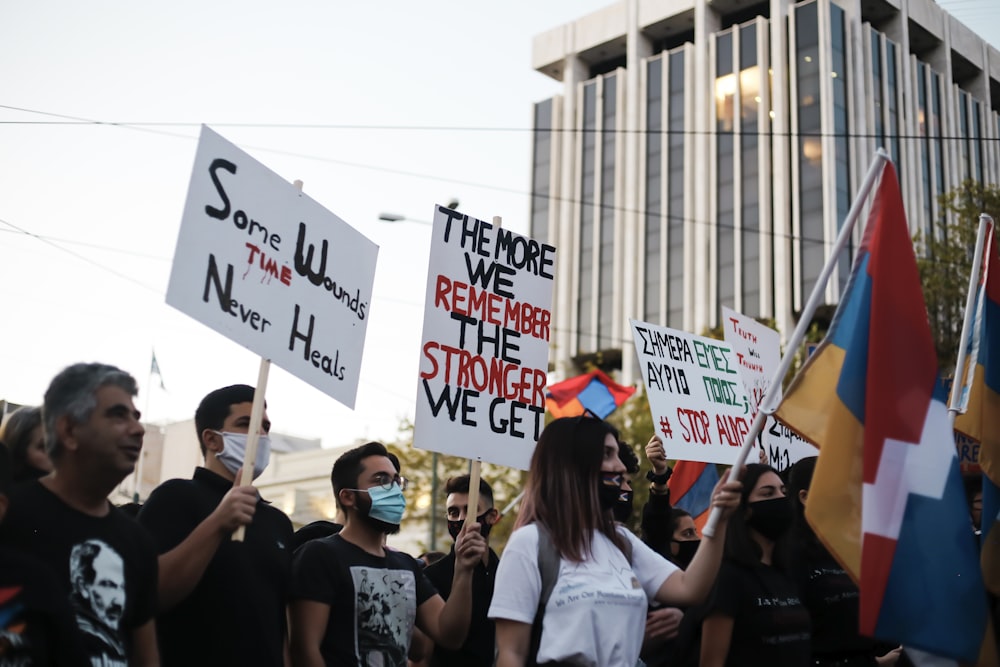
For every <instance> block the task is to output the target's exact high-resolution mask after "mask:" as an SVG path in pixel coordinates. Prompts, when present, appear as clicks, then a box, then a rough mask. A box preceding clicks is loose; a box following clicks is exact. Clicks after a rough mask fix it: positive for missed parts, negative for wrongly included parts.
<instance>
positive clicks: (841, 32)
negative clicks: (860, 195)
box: [830, 3, 854, 294]
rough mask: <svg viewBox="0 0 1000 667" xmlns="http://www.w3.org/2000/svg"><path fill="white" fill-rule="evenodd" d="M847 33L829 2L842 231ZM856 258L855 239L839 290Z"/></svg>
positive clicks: (846, 197) (841, 262)
mask: <svg viewBox="0 0 1000 667" xmlns="http://www.w3.org/2000/svg"><path fill="white" fill-rule="evenodd" d="M846 44H847V34H846V26H845V21H844V10H843V9H841V8H840V7H838V6H837V5H835V4H832V3H831V4H830V47H831V48H830V78H831V79H832V82H831V83H832V84H833V146H834V172H835V174H836V191H835V192H836V205H837V211H836V216H837V231H838V232H839V231H840V228H841V226H842V225H843V224H844V219H845V218H846V217H847V212H848V211H849V210H850V209H851V182H850V177H851V173H850V164H851V158H850V154H849V150H850V149H849V146H848V135H849V132H850V129H851V128H850V127H849V126H848V111H847V46H846ZM853 260H854V247H853V243H851V242H850V240H848V243H847V245H846V246H845V247H844V249H843V250H841V252H840V257H838V258H837V263H838V269H839V270H838V272H837V275H838V278H839V280H838V281H839V284H840V290H839V292H838V293H839V294H843V292H844V289H845V288H846V287H847V280H848V278H850V276H851V262H852V261H853Z"/></svg>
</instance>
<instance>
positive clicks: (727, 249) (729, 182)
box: [715, 29, 737, 322]
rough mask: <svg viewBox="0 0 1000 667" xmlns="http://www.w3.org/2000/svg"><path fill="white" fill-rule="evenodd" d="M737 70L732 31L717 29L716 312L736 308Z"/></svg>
mask: <svg viewBox="0 0 1000 667" xmlns="http://www.w3.org/2000/svg"><path fill="white" fill-rule="evenodd" d="M736 89H737V85H736V74H735V73H734V72H733V31H732V30H731V29H730V30H727V31H725V32H721V33H718V37H717V39H716V63H715V110H716V119H715V122H716V125H715V129H716V135H715V136H716V165H717V172H716V174H717V176H716V186H717V187H716V216H715V219H716V228H715V234H716V248H715V253H716V264H717V271H716V276H717V278H716V279H717V281H718V283H717V285H716V297H717V303H716V316H715V321H716V322H718V321H719V320H720V313H721V306H728V307H730V308H735V307H736V304H735V296H736V248H735V247H734V246H735V239H734V234H733V225H734V223H735V217H736V216H735V178H736V175H735V166H736V165H735V159H734V152H735V143H734V134H733V130H734V129H735V125H736V92H737V90H736Z"/></svg>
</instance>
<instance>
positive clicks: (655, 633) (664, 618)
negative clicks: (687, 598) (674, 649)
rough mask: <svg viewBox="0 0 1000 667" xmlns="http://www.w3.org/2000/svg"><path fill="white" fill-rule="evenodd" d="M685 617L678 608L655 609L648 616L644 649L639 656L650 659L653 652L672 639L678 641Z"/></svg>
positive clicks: (643, 636) (643, 643)
mask: <svg viewBox="0 0 1000 667" xmlns="http://www.w3.org/2000/svg"><path fill="white" fill-rule="evenodd" d="M683 617H684V612H683V611H681V610H680V609H677V608H676V607H663V608H661V609H654V610H653V611H651V612H649V613H648V614H646V629H645V631H644V632H643V635H642V649H641V650H640V651H639V655H640V656H646V657H649V653H650V652H651V651H654V650H656V649H658V648H660V647H661V646H663V645H664V644H665V643H667V642H668V641H670V640H671V639H676V638H677V632H678V630H679V629H680V627H681V619H682V618H683Z"/></svg>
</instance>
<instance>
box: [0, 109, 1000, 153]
mask: <svg viewBox="0 0 1000 667" xmlns="http://www.w3.org/2000/svg"><path fill="white" fill-rule="evenodd" d="M0 109H8V110H12V111H23V112H26V113H34V114H41V115H46V116H55V117H59V118H64V119H66V120H62V121H37V120H0V125H38V126H45V125H81V126H87V125H98V126H108V127H122V128H127V129H134V130H141V131H147V132H151V133H154V134H160V135H163V136H170V137H180V138H183V139H194V138H195V137H192V136H191V135H187V134H177V133H174V132H163V131H156V130H153V129H150V128H155V127H184V128H199V127H201V126H202V125H203V124H204V125H208V126H210V127H228V128H254V129H303V130H350V131H358V130H369V131H402V132H518V133H531V134H534V133H543V132H549V133H556V134H600V135H602V136H604V135H612V134H613V135H631V134H637V135H642V136H646V135H662V136H674V135H676V136H711V137H717V136H732V137H736V136H758V137H761V138H765V137H787V138H793V139H795V138H809V139H812V138H815V139H825V138H831V139H877V140H880V141H885V140H890V139H891V140H896V141H908V140H933V139H940V140H943V141H982V142H1000V137H985V136H961V135H954V136H952V135H944V134H898V133H897V134H889V133H887V132H881V133H878V132H868V133H865V132H796V131H788V132H775V131H773V130H761V131H757V132H741V131H736V130H731V131H725V130H672V129H669V128H661V129H655V130H651V129H648V128H646V129H635V130H628V129H624V128H619V127H615V128H576V127H574V128H549V127H537V128H530V127H485V126H482V127H480V126H463V125H357V124H329V123H228V122H218V123H213V122H209V123H195V122H181V121H107V120H95V119H89V118H80V117H77V116H68V115H65V114H59V113H54V112H49V111H40V110H37V109H26V108H23V107H15V106H10V105H5V104H0ZM250 148H254V149H255V150H261V151H268V152H272V153H279V154H285V155H289V156H292V157H306V158H309V159H319V158H316V157H314V156H305V155H301V154H298V153H284V152H283V151H281V150H279V149H273V148H267V147H260V146H250ZM351 166H357V165H353V164H352V165H351ZM361 166H365V165H361ZM369 168H372V167H369Z"/></svg>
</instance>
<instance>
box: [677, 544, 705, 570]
mask: <svg viewBox="0 0 1000 667" xmlns="http://www.w3.org/2000/svg"><path fill="white" fill-rule="evenodd" d="M670 541H671V542H673V543H674V544H676V545H677V555H676V556H674V557H673V558H674V562H675V563H677V565H678V566H679V567H680V568H681V569H682V570H686V569H687V566H688V565H690V564H691V559H693V558H694V554H695V552H696V551H698V545H699V544H701V540H687V541H684V542H679V541H677V540H670Z"/></svg>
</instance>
